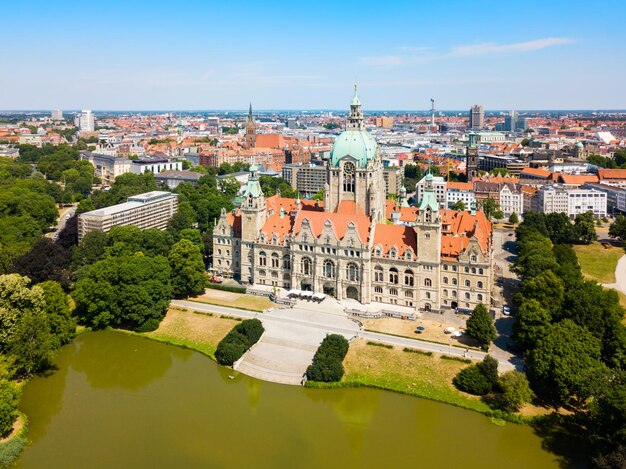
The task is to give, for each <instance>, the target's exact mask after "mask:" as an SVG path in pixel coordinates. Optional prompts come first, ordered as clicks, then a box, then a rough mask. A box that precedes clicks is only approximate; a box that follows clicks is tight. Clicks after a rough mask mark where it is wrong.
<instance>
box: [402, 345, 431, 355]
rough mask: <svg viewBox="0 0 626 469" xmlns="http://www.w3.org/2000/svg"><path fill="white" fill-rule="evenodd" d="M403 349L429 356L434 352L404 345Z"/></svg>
mask: <svg viewBox="0 0 626 469" xmlns="http://www.w3.org/2000/svg"><path fill="white" fill-rule="evenodd" d="M402 351H403V352H408V353H417V354H419V355H426V356H427V357H432V356H433V352H424V351H423V350H417V349H414V348H409V347H404V348H403V349H402Z"/></svg>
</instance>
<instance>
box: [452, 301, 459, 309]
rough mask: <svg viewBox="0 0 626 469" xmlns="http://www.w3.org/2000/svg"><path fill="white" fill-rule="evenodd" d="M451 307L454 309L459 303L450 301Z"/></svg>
mask: <svg viewBox="0 0 626 469" xmlns="http://www.w3.org/2000/svg"><path fill="white" fill-rule="evenodd" d="M450 307H451V308H452V309H457V308H458V307H459V304H458V303H457V302H456V301H453V302H452V303H450Z"/></svg>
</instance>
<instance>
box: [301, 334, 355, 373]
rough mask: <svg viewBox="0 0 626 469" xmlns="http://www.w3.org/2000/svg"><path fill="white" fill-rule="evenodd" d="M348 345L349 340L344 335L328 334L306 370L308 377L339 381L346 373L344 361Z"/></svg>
mask: <svg viewBox="0 0 626 469" xmlns="http://www.w3.org/2000/svg"><path fill="white" fill-rule="evenodd" d="M348 347H349V344H348V341H347V340H346V338H345V337H343V336H342V335H339V334H331V335H327V336H326V337H325V338H324V340H323V341H322V343H321V344H320V346H319V348H318V349H317V352H315V356H314V357H313V363H312V364H311V365H309V367H308V368H307V370H306V376H307V378H308V379H310V380H312V381H322V382H325V383H330V382H334V381H339V380H340V379H341V378H342V377H343V374H344V369H343V363H342V362H343V359H344V358H345V356H346V354H347V353H348Z"/></svg>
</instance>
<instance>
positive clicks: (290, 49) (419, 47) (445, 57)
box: [0, 0, 626, 111]
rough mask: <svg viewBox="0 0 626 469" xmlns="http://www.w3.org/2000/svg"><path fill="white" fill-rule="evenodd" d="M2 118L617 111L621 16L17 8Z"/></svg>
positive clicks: (616, 3)
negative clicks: (83, 112) (476, 107)
mask: <svg viewBox="0 0 626 469" xmlns="http://www.w3.org/2000/svg"><path fill="white" fill-rule="evenodd" d="M2 11H3V14H2V16H3V24H2V32H3V34H2V36H3V38H4V41H3V48H2V59H1V60H0V109H3V110H10V109H56V108H59V109H94V110H131V109H134V110H163V109H168V110H169V109H171V110H210V109H245V108H247V106H248V103H249V102H252V105H253V107H254V108H255V109H265V110H271V109H344V108H346V107H347V106H348V105H349V102H350V97H351V95H352V86H353V83H354V82H355V80H356V81H357V82H358V84H359V94H360V97H361V101H362V102H363V106H364V110H365V111H367V110H368V109H369V110H395V109H402V110H425V109H427V108H429V107H430V98H431V97H433V98H434V99H435V105H436V108H437V109H440V110H464V109H469V107H470V106H471V105H472V104H482V105H483V106H484V107H485V109H498V110H508V109H518V110H523V109H626V48H625V45H626V28H625V27H624V24H625V21H624V20H625V19H626V2H624V1H623V0H607V1H602V2H589V1H585V2H583V1H579V0H569V1H559V0H554V1H552V0H543V1H534V0H525V1H524V2H518V1H514V2H511V1H509V2H506V1H502V0H499V1H497V2H495V1H494V2H492V1H467V0H462V1H453V0H439V1H432V0H429V1H423V0H412V1H404V0H395V1H393V2H385V1H377V2H371V1H365V0H363V1H360V2H355V1H351V0H348V1H337V0H335V1H332V2H330V1H325V0H317V1H306V2H305V1H298V0H291V1H289V2H287V1H275V0H266V1H255V2H253V1H238V2H232V1H228V0H222V1H220V2H215V1H210V0H198V1H186V0H179V1H175V2H173V1H161V0H150V1H143V0H125V1H118V0H107V1H104V0H101V1H92V2H86V1H84V0H79V1H78V0H63V1H60V0H29V1H25V0H18V1H7V2H5V4H4V5H3V8H2Z"/></svg>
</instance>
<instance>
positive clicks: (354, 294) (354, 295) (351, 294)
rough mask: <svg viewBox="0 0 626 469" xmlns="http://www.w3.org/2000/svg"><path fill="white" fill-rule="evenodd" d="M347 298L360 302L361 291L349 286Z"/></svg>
mask: <svg viewBox="0 0 626 469" xmlns="http://www.w3.org/2000/svg"><path fill="white" fill-rule="evenodd" d="M346 297H348V298H351V299H353V300H357V301H359V290H358V289H357V287H353V286H349V287H348V288H346Z"/></svg>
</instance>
